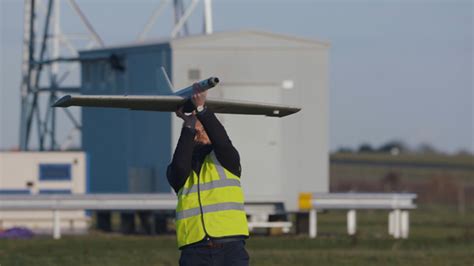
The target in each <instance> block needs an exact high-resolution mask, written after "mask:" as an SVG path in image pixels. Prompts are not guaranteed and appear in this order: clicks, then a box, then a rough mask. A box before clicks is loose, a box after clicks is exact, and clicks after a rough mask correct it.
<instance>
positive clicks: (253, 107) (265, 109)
mask: <svg viewBox="0 0 474 266" xmlns="http://www.w3.org/2000/svg"><path fill="white" fill-rule="evenodd" d="M186 101H188V99H186V98H183V97H181V96H174V95H166V96H111V95H81V96H71V95H66V96H64V97H62V98H60V99H59V100H57V101H56V102H55V103H54V104H53V107H69V106H86V107H109V108H127V109H132V110H143V111H160V112H174V111H176V110H177V109H178V107H179V106H181V105H183V104H184V103H185V102H186ZM206 105H207V107H208V108H209V109H211V110H213V111H214V112H215V113H225V114H246V115H265V116H275V117H283V116H287V115H291V114H294V113H296V112H298V111H300V110H301V108H298V107H293V106H286V105H277V104H269V103H257V102H247V101H240V100H223V99H216V98H208V99H207V100H206Z"/></svg>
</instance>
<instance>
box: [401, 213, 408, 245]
mask: <svg viewBox="0 0 474 266" xmlns="http://www.w3.org/2000/svg"><path fill="white" fill-rule="evenodd" d="M400 229H401V237H402V238H403V239H407V238H408V234H409V232H410V216H409V214H408V211H402V212H401V228H400Z"/></svg>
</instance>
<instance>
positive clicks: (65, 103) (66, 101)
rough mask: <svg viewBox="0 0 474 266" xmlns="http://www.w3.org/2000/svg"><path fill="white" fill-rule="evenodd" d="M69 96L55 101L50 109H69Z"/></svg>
mask: <svg viewBox="0 0 474 266" xmlns="http://www.w3.org/2000/svg"><path fill="white" fill-rule="evenodd" d="M71 98H72V97H71V95H65V96H63V97H61V98H60V99H59V100H57V101H56V102H55V103H54V104H53V105H52V107H69V106H70V104H69V101H70V100H71Z"/></svg>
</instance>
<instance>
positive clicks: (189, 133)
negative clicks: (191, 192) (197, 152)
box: [166, 127, 196, 193]
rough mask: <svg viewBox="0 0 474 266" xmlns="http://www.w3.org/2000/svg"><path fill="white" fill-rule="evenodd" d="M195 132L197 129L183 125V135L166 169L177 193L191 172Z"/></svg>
mask: <svg viewBox="0 0 474 266" xmlns="http://www.w3.org/2000/svg"><path fill="white" fill-rule="evenodd" d="M195 134H196V131H195V130H194V129H191V128H189V127H183V128H182V129H181V135H180V137H179V140H178V144H177V145H176V149H175V151H174V154H173V159H172V161H171V163H170V165H168V169H167V171H166V177H167V178H168V183H169V184H170V186H171V187H172V188H173V189H174V191H175V192H176V193H178V191H179V189H181V187H183V186H184V184H185V183H186V178H187V177H188V176H189V173H190V172H191V163H192V156H193V147H194V135H195Z"/></svg>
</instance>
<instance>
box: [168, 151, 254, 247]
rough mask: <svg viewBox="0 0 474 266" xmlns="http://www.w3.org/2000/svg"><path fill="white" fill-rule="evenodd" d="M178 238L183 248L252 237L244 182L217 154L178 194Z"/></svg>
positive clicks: (193, 174) (207, 161) (192, 173)
mask: <svg viewBox="0 0 474 266" xmlns="http://www.w3.org/2000/svg"><path fill="white" fill-rule="evenodd" d="M176 235H177V238H178V247H180V248H181V247H183V246H186V245H189V244H193V243H196V242H199V241H201V240H203V239H204V238H207V237H210V238H220V237H227V236H245V237H248V235H249V231H248V225H247V217H246V215H245V211H244V194H243V192H242V189H241V187H240V179H239V177H237V176H236V175H234V174H232V173H231V172H229V171H228V170H227V169H225V168H224V167H222V165H221V164H220V163H219V161H218V160H217V158H216V156H215V154H214V152H211V153H210V154H208V155H207V156H206V158H205V159H204V163H203V164H202V167H201V171H200V173H199V175H197V174H196V173H195V172H194V171H191V174H190V176H189V177H188V179H187V180H186V183H185V184H184V186H183V187H182V188H181V189H180V190H179V191H178V206H177V207H176Z"/></svg>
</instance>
